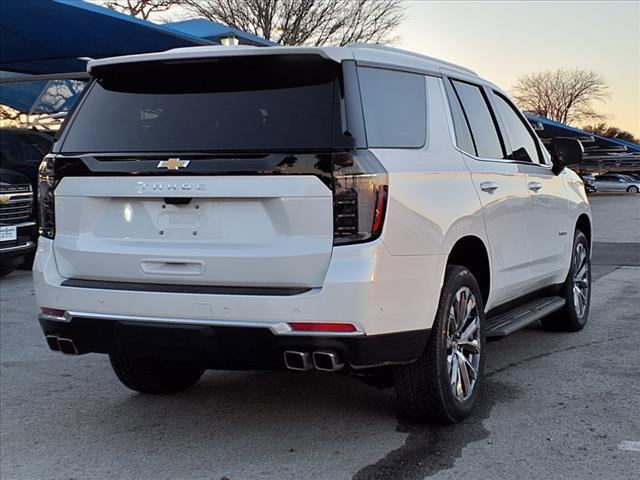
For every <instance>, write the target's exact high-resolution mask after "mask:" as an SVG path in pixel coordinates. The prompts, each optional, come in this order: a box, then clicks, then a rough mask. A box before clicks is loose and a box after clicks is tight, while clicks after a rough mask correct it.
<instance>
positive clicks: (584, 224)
mask: <svg viewBox="0 0 640 480" xmlns="http://www.w3.org/2000/svg"><path fill="white" fill-rule="evenodd" d="M576 230H580V231H581V232H582V233H584V236H585V237H587V241H588V242H589V245H591V220H590V219H589V216H588V215H587V214H586V213H583V214H581V215H580V216H579V217H578V220H577V221H576Z"/></svg>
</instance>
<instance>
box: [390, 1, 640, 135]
mask: <svg viewBox="0 0 640 480" xmlns="http://www.w3.org/2000/svg"><path fill="white" fill-rule="evenodd" d="M407 3H408V4H409V8H408V11H407V19H406V20H405V22H404V23H403V24H402V25H401V26H400V28H399V29H398V33H399V34H400V35H401V37H402V38H401V40H400V42H399V43H398V46H399V47H400V48H405V49H407V50H413V51H416V52H420V53H424V54H427V55H432V56H435V57H438V58H442V59H443V60H449V61H451V62H454V63H459V64H461V65H463V66H466V67H469V68H471V69H472V70H475V71H476V72H477V73H478V74H479V75H481V76H483V77H485V78H487V79H488V80H490V81H493V82H494V83H496V84H498V85H500V86H501V87H502V88H504V89H506V90H509V89H510V88H511V86H512V85H513V84H514V83H515V80H516V78H518V77H519V76H520V75H522V74H524V73H529V72H535V71H540V70H544V69H547V68H556V67H568V68H574V67H578V68H587V69H591V70H595V71H597V72H599V73H601V74H602V75H604V77H605V78H606V80H607V82H608V83H609V86H610V87H611V96H610V98H609V100H608V101H607V103H605V104H602V105H597V106H596V107H597V110H598V111H602V112H603V113H606V114H608V115H609V116H610V117H609V118H608V119H607V121H608V123H611V124H613V125H616V126H618V127H620V128H622V129H625V130H629V131H630V132H632V133H633V134H635V135H636V136H637V137H640V1H620V2H616V1H534V0H521V1H493V2H488V1H452V0H449V1H424V0H423V1H411V2H407Z"/></svg>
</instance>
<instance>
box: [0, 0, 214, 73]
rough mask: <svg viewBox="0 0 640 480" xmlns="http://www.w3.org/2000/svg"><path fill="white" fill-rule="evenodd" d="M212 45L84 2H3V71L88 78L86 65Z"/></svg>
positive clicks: (0, 33)
mask: <svg viewBox="0 0 640 480" xmlns="http://www.w3.org/2000/svg"><path fill="white" fill-rule="evenodd" d="M211 43H212V42H210V41H208V40H205V39H203V38H198V37H194V36H191V35H189V34H187V33H183V32H179V31H176V30H170V29H166V28H163V27H162V26H160V25H156V24H154V23H151V22H147V21H144V20H140V19H137V18H134V17H131V16H129V15H124V14H121V13H118V12H115V11H113V10H111V9H108V8H104V7H100V6H98V5H94V4H91V3H87V2H83V1H78V0H0V70H4V71H10V72H19V73H28V74H54V73H66V72H82V71H84V69H85V65H86V60H83V58H86V57H90V58H102V57H111V56H117V55H130V54H134V53H146V52H158V51H163V50H168V49H171V48H178V47H188V46H193V45H207V44H209V45H210V44H211Z"/></svg>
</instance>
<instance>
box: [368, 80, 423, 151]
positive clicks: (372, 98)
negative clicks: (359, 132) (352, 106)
mask: <svg viewBox="0 0 640 480" xmlns="http://www.w3.org/2000/svg"><path fill="white" fill-rule="evenodd" d="M358 76H359V78H360V91H361V95H362V108H363V110H364V122H365V127H366V131H367V143H368V144H369V147H414V148H415V147H421V146H422V145H424V143H425V136H426V124H427V112H426V101H427V99H426V85H425V79H424V76H423V75H418V74H414V73H406V72H396V71H392V70H383V69H379V68H360V69H359V70H358Z"/></svg>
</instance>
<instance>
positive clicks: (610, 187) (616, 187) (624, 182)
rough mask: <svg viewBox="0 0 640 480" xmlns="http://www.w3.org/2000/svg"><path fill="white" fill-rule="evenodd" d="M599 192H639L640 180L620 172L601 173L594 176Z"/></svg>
mask: <svg viewBox="0 0 640 480" xmlns="http://www.w3.org/2000/svg"><path fill="white" fill-rule="evenodd" d="M595 184H596V188H597V189H598V191H599V192H629V193H638V192H640V180H637V179H635V178H633V177H631V176H629V175H624V174H621V173H603V174H601V175H596V177H595Z"/></svg>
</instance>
